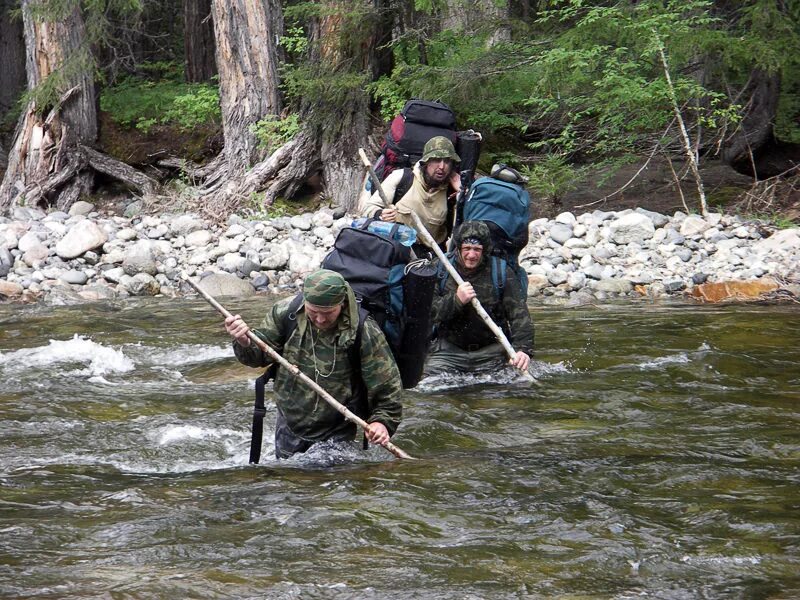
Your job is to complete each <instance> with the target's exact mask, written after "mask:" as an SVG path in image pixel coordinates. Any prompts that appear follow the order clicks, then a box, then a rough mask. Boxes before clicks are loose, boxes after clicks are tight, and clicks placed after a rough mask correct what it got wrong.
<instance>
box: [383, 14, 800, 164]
mask: <svg viewBox="0 0 800 600" xmlns="http://www.w3.org/2000/svg"><path fill="white" fill-rule="evenodd" d="M415 4H416V5H417V9H418V10H424V11H426V12H431V13H432V12H435V11H436V10H437V9H438V7H437V3H435V2H416V3H415ZM537 8H538V9H539V10H538V12H537V13H536V18H535V19H534V20H533V21H532V22H530V23H520V22H512V23H511V27H512V31H513V37H512V41H510V42H506V43H503V44H494V45H492V46H487V43H486V42H487V40H488V39H489V35H490V34H491V33H492V32H493V29H492V28H493V27H495V24H494V23H492V22H491V20H489V19H487V20H486V23H485V24H484V25H485V27H484V29H472V30H470V31H469V32H468V33H465V32H461V31H458V30H454V29H449V30H445V31H441V32H439V33H436V34H434V35H431V36H428V37H424V34H421V33H420V32H419V30H416V31H415V32H412V33H409V34H407V35H405V36H404V37H401V38H400V39H399V40H398V41H397V42H396V43H395V44H394V45H393V51H394V56H395V68H394V70H393V72H392V73H391V75H389V76H384V77H383V78H382V79H379V80H378V81H377V82H374V83H373V84H372V85H371V86H370V88H369V91H370V93H371V94H372V95H373V97H374V98H375V99H376V100H377V101H378V102H379V103H380V106H381V113H382V116H384V118H387V119H388V118H389V117H390V116H391V115H393V114H395V113H396V111H397V108H398V107H399V106H400V105H401V103H402V101H403V100H404V99H407V98H409V97H412V96H415V97H422V98H435V99H441V100H443V101H445V102H447V103H448V104H449V105H450V106H451V107H452V108H453V109H454V110H455V111H456V114H457V115H458V117H459V125H460V126H462V127H466V126H469V127H474V128H476V129H478V130H480V131H482V132H483V133H484V134H485V135H488V136H491V134H492V133H498V132H505V133H509V134H510V133H514V132H517V133H521V134H522V137H523V139H524V140H526V141H527V143H528V144H529V147H530V148H531V149H532V150H534V151H536V152H545V153H552V154H555V155H558V156H561V157H564V159H565V160H567V161H569V160H573V161H574V160H578V161H593V162H597V161H598V160H605V159H607V158H609V157H610V156H619V157H623V156H626V155H630V156H640V157H643V156H645V155H648V154H649V153H650V152H651V151H652V149H653V148H654V146H656V145H660V146H661V147H662V148H663V149H665V150H666V151H676V150H679V149H680V148H681V147H682V140H681V139H680V137H679V130H678V128H677V127H676V123H675V109H674V104H677V106H678V107H679V109H680V111H681V115H682V117H683V119H684V121H685V123H686V125H687V127H688V129H689V134H690V136H691V137H692V140H693V141H697V140H699V142H700V143H701V144H703V145H706V146H708V147H711V146H713V145H714V144H715V143H716V142H717V141H718V140H719V138H720V137H721V136H722V135H724V132H726V131H728V132H729V131H730V130H732V129H733V128H734V127H735V126H736V124H737V123H738V122H739V120H740V118H741V112H742V110H743V107H742V106H740V105H738V104H737V102H734V101H733V100H732V98H736V99H737V100H738V99H739V98H738V96H737V94H738V93H739V91H741V89H742V88H743V87H744V85H745V84H746V83H747V81H748V79H749V77H750V75H751V73H752V70H753V69H754V68H763V69H768V70H781V71H782V75H783V81H784V82H785V83H787V84H788V88H787V87H785V86H784V87H782V90H789V91H788V93H786V92H785V91H782V94H781V102H780V104H779V107H780V108H779V114H778V118H777V123H776V132H778V135H779V136H780V137H781V139H787V140H795V139H799V138H800V127H798V119H797V115H798V113H800V100H797V98H798V97H800V96H799V95H798V93H797V92H798V90H800V66H799V65H798V63H800V54H798V53H795V52H787V49H788V48H796V47H800V28H798V27H797V22H800V2H797V1H792V2H788V3H775V2H772V1H768V0H747V1H745V2H742V3H735V4H734V5H731V6H730V7H728V6H727V5H721V4H720V3H714V2H710V1H707V0H681V1H678V0H640V1H638V2H632V1H621V2H613V3H607V2H590V1H587V0H552V1H549V2H546V3H539V4H538V7H537ZM726 10H727V11H728V12H725V11H726ZM662 48H663V51H664V55H665V58H666V59H667V60H668V62H669V75H670V78H671V81H672V86H670V85H669V84H668V82H667V79H666V76H665V72H664V67H663V65H662V61H661V54H660V52H661V49H662ZM423 49H424V52H423ZM732 84H735V85H732ZM737 85H738V86H739V87H738V88H737V87H736V86H737ZM746 100H747V97H746V95H745V96H743V97H742V102H741V104H745V102H746ZM700 135H701V136H702V137H699V138H698V136H700Z"/></svg>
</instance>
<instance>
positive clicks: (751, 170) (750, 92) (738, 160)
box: [722, 69, 791, 178]
mask: <svg viewBox="0 0 800 600" xmlns="http://www.w3.org/2000/svg"><path fill="white" fill-rule="evenodd" d="M780 81H781V79H780V74H778V73H775V74H769V73H767V72H765V71H762V70H760V69H757V70H755V71H753V73H752V74H751V77H750V85H749V86H748V89H746V90H745V91H744V93H743V96H744V97H745V98H748V99H749V100H748V104H747V107H746V111H747V112H746V114H745V116H744V118H743V119H742V121H741V122H740V123H739V126H738V127H737V128H736V130H735V131H734V133H733V134H732V135H731V136H730V137H729V138H728V139H726V140H725V142H724V145H723V148H722V160H723V161H724V162H725V163H726V164H728V165H730V166H731V167H733V169H734V170H736V171H737V172H739V173H742V174H745V175H751V176H753V177H756V178H766V177H771V176H774V175H777V174H778V173H779V172H781V171H783V170H784V169H782V168H779V169H778V172H763V171H764V169H759V162H760V158H761V157H762V156H763V155H764V154H765V153H766V152H768V151H769V150H770V148H772V147H773V146H774V145H775V139H774V133H773V126H772V124H773V123H774V122H775V114H776V113H777V110H778V98H779V97H780ZM789 166H791V165H789ZM759 171H762V172H759Z"/></svg>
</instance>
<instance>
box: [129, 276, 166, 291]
mask: <svg viewBox="0 0 800 600" xmlns="http://www.w3.org/2000/svg"><path fill="white" fill-rule="evenodd" d="M125 287H126V289H127V290H128V292H130V294H131V295H132V296H155V295H156V294H158V293H159V291H161V286H160V285H159V284H158V281H156V278H155V277H153V276H152V275H150V274H149V273H137V274H136V275H134V276H133V277H132V278H131V281H129V282H127V283H126V285H125Z"/></svg>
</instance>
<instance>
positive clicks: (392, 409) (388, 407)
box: [361, 318, 403, 435]
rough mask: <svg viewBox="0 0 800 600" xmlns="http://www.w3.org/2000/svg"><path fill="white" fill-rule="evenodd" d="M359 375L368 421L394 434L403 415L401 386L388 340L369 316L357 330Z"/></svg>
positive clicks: (398, 372)
mask: <svg viewBox="0 0 800 600" xmlns="http://www.w3.org/2000/svg"><path fill="white" fill-rule="evenodd" d="M361 377H362V378H363V379H364V384H365V386H366V388H367V404H368V406H369V407H370V414H369V417H368V418H366V419H365V420H366V421H367V422H368V423H375V422H378V423H382V424H383V425H384V426H385V427H386V429H387V430H388V431H389V435H394V433H395V431H397V427H398V426H399V425H400V419H401V418H402V416H403V406H402V404H401V400H402V395H403V385H402V383H401V381H400V371H398V370H397V365H396V364H395V362H394V357H393V356H392V352H391V350H390V349H389V343H388V342H387V341H386V338H385V337H384V336H383V333H382V332H381V330H380V329H379V328H378V325H377V324H376V323H375V321H374V320H372V318H368V319H367V320H366V321H365V322H364V329H363V330H362V332H361Z"/></svg>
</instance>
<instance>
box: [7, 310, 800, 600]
mask: <svg viewBox="0 0 800 600" xmlns="http://www.w3.org/2000/svg"><path fill="white" fill-rule="evenodd" d="M236 305H237V306H235V310H236V311H238V312H240V313H241V314H242V315H243V316H244V317H245V319H246V320H247V321H248V322H250V323H251V324H253V325H255V324H257V323H258V322H259V321H260V319H261V316H262V314H263V311H264V310H265V306H264V305H265V300H264V299H263V298H258V299H252V300H246V301H237V302H236ZM230 308H234V307H230ZM533 316H534V320H535V321H536V324H537V355H536V361H535V362H534V364H533V367H532V372H533V373H534V375H535V376H536V379H537V384H535V385H531V384H528V383H526V382H524V381H519V378H518V376H517V374H516V373H515V372H514V371H513V370H503V371H499V372H497V373H492V374H491V376H490V377H484V376H479V377H469V376H465V377H453V376H447V377H434V378H429V379H427V380H425V381H423V382H422V383H421V384H420V385H419V386H418V387H417V388H416V389H414V390H410V391H409V392H408V394H407V395H406V397H405V401H404V420H403V424H402V425H401V428H400V430H399V432H398V434H397V436H396V439H395V441H396V443H397V445H398V446H400V447H402V448H403V449H404V450H406V451H408V452H409V453H410V454H412V455H414V456H416V457H418V458H419V460H415V461H402V460H397V459H395V458H394V457H393V456H391V455H389V454H388V453H387V452H386V451H384V450H383V449H381V448H370V449H369V450H368V451H367V452H362V451H360V450H358V449H357V448H355V447H353V446H349V445H344V446H341V445H340V446H318V447H315V448H314V449H312V451H310V452H309V453H307V454H306V455H302V456H297V457H293V458H292V459H289V460H286V461H277V460H275V459H274V458H273V457H272V451H273V445H272V434H273V430H272V427H273V423H274V410H275V407H274V403H272V401H271V392H269V391H268V407H267V408H268V413H267V416H266V420H265V438H264V448H263V457H264V458H263V460H262V464H260V465H248V464H247V457H248V446H249V441H250V430H249V429H250V420H251V410H252V402H253V383H252V382H253V379H254V378H255V376H257V374H258V372H257V371H255V370H251V369H247V368H245V367H242V366H241V365H239V364H238V363H237V362H236V361H235V360H234V359H233V357H232V352H231V350H230V346H229V343H228V341H227V339H226V337H225V335H224V332H223V329H222V326H221V321H220V319H219V318H218V317H217V315H216V314H215V313H213V311H211V310H210V309H209V308H208V307H207V306H205V305H204V304H203V303H200V302H199V301H198V302H187V301H180V302H178V301H166V300H142V301H130V302H126V303H122V302H121V303H115V304H107V305H89V306H81V307H70V306H65V307H40V306H37V307H10V306H0V323H2V328H0V382H1V383H0V532H2V535H0V596H2V597H3V598H31V597H35V598H101V597H102V598H148V599H149V598H153V599H162V598H176V597H179V598H337V599H338V598H354V599H355V598H389V597H407V598H425V599H429V598H431V599H464V598H509V599H510V598H578V597H580V598H618V599H627V598H634V597H636V598H638V597H649V598H659V599H661V598H667V599H671V598H675V599H681V600H682V599H687V598H775V599H778V598H781V599H782V598H791V597H798V596H800V577H799V576H798V573H800V568H799V567H800V552H799V549H800V544H799V543H798V542H799V541H800V537H798V533H799V532H800V517H798V515H800V511H798V508H800V506H799V504H800V503H799V501H798V495H797V490H798V489H800V486H799V485H798V484H800V481H798V480H799V479H800V468H798V467H800V438H799V437H798V435H797V431H798V425H799V424H800V410H798V406H800V404H798V400H800V370H798V369H797V368H796V365H797V363H798V361H800V351H798V349H797V344H796V340H797V339H798V335H799V334H800V313H798V311H797V310H795V309H793V308H791V307H789V308H786V307H742V306H740V307H730V306H727V307H688V306H653V305H627V306H604V307H591V308H581V309H559V308H541V307H537V308H536V309H534V310H533Z"/></svg>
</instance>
